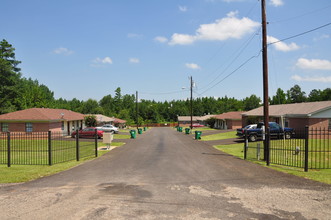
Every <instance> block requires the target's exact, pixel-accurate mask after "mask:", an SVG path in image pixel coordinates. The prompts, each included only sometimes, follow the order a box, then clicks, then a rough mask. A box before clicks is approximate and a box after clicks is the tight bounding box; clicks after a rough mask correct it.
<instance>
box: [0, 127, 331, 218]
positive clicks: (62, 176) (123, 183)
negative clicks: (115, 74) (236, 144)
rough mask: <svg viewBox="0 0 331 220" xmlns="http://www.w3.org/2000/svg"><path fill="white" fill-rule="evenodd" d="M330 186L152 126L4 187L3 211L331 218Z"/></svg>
mask: <svg viewBox="0 0 331 220" xmlns="http://www.w3.org/2000/svg"><path fill="white" fill-rule="evenodd" d="M330 198H331V186H330V185H326V184H321V183H316V182H313V181H309V180H305V179H301V178H298V177H294V176H290V175H287V174H283V173H279V172H276V171H273V170H270V169H267V168H264V167H260V166H258V165H256V164H253V163H250V162H247V161H243V160H240V159H237V158H234V157H232V156H230V155H227V154H225V153H222V152H220V151H217V150H216V149H214V148H212V147H210V146H208V145H207V144H205V143H203V142H200V141H195V140H193V139H192V136H190V135H184V134H183V133H178V132H176V131H175V130H173V129H170V128H153V129H151V130H149V131H147V132H146V133H144V134H143V135H138V138H137V139H136V140H134V141H131V142H129V143H128V144H126V145H125V146H123V147H120V148H116V149H114V150H112V151H111V152H110V153H108V154H106V155H104V156H102V157H100V158H98V159H96V160H93V161H90V162H87V163H85V164H82V165H80V166H78V167H75V168H73V169H71V170H68V171H65V172H62V173H59V174H56V175H53V176H49V177H45V178H41V179H39V180H36V181H32V182H28V183H24V184H19V185H12V186H2V187H0V219H171V220H172V219H189V220H191V219H236V220H237V219H314V218H315V219H330V216H331V201H330Z"/></svg>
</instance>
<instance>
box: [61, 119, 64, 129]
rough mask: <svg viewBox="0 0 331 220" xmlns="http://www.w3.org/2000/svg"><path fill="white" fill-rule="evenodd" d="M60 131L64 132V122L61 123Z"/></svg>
mask: <svg viewBox="0 0 331 220" xmlns="http://www.w3.org/2000/svg"><path fill="white" fill-rule="evenodd" d="M61 130H62V131H64V121H63V122H62V123H61Z"/></svg>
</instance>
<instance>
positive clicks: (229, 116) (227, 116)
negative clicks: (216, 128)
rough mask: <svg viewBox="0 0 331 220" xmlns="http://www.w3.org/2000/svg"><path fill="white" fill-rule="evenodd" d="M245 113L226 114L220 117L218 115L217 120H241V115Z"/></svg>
mask: <svg viewBox="0 0 331 220" xmlns="http://www.w3.org/2000/svg"><path fill="white" fill-rule="evenodd" d="M242 113H243V112H226V113H223V114H220V115H216V116H215V118H216V119H223V120H225V119H233V120H241V114H242Z"/></svg>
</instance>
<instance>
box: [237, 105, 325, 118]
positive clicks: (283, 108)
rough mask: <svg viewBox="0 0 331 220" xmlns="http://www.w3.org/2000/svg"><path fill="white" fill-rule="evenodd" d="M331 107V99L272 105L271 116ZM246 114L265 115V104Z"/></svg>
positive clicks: (304, 113)
mask: <svg viewBox="0 0 331 220" xmlns="http://www.w3.org/2000/svg"><path fill="white" fill-rule="evenodd" d="M327 109H331V101H323V102H303V103H293V104H283V105H270V106H269V115H270V116H278V117H279V116H285V115H291V116H307V117H309V116H310V115H311V114H316V113H318V112H321V111H324V110H327ZM243 115H244V116H261V115H263V106H261V107H259V108H256V109H253V110H250V111H248V112H245V113H243Z"/></svg>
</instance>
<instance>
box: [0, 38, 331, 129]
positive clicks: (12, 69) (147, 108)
mask: <svg viewBox="0 0 331 220" xmlns="http://www.w3.org/2000/svg"><path fill="white" fill-rule="evenodd" d="M20 63H21V62H20V61H18V60H16V59H15V48H14V47H13V46H12V45H11V44H10V43H8V42H7V41H6V40H2V41H1V42H0V73H1V74H0V84H1V86H0V114H4V113H8V112H13V111H17V110H23V109H28V108H42V107H44V108H59V109H68V110H72V111H75V112H80V113H83V114H103V115H106V116H109V117H113V116H114V117H117V118H121V119H124V120H127V122H128V124H131V123H134V122H135V121H136V103H135V102H136V99H135V95H134V94H125V95H122V93H121V88H120V87H118V88H117V89H116V90H115V91H114V92H115V94H114V95H111V94H108V95H106V96H104V97H103V98H102V99H101V100H99V101H98V100H95V99H88V100H86V101H83V100H78V99H76V98H74V99H72V100H66V99H63V98H59V99H55V98H54V92H52V91H51V90H50V89H49V88H48V87H47V86H46V85H43V84H40V83H39V82H38V80H33V79H31V78H25V77H22V73H21V69H20V68H19V67H18V65H19V64H20ZM326 100H331V89H330V88H327V89H324V90H317V89H314V90H312V91H311V92H310V93H309V94H308V95H306V93H305V92H304V91H302V90H301V88H300V86H299V85H294V86H293V87H292V88H290V89H289V90H287V91H286V92H285V91H283V90H282V89H280V88H279V89H278V90H277V92H276V95H275V96H273V97H270V99H269V102H270V104H271V105H275V104H288V103H299V102H307V101H311V102H315V101H326ZM138 106H139V114H138V123H164V122H172V121H177V117H178V116H184V115H190V100H189V99H187V100H172V101H163V102H161V101H154V100H140V102H139V105H138ZM259 106H261V98H259V97H257V96H256V95H254V94H253V95H251V96H249V97H246V98H244V99H242V100H238V99H236V98H229V97H227V96H225V97H221V98H214V97H200V98H195V99H194V100H193V115H197V116H202V115H207V114H221V113H224V112H229V111H248V110H251V109H254V108H257V107H259Z"/></svg>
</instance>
